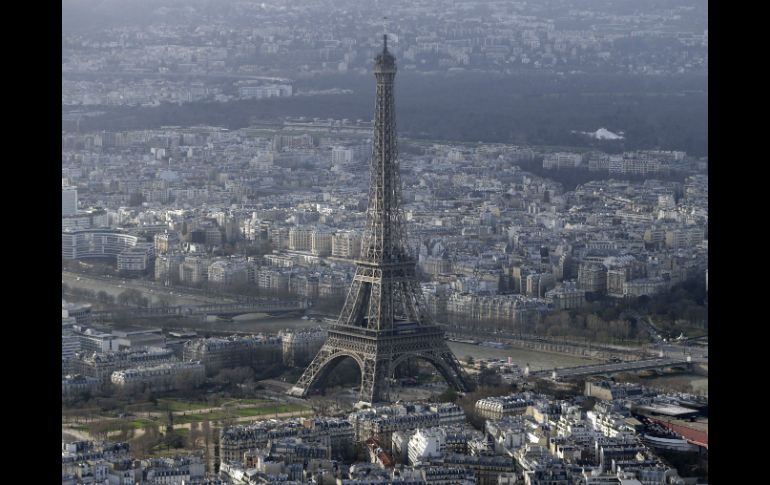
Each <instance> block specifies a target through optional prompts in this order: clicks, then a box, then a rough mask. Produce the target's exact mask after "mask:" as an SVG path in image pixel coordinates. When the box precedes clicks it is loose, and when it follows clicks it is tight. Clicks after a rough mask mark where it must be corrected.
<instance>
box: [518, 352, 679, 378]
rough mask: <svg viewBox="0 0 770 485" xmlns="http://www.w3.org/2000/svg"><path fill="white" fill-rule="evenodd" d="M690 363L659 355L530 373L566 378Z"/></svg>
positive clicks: (538, 375)
mask: <svg viewBox="0 0 770 485" xmlns="http://www.w3.org/2000/svg"><path fill="white" fill-rule="evenodd" d="M691 365H692V363H691V362H688V361H686V360H682V359H671V358H664V357H661V358H655V359H643V360H632V361H625V362H609V363H606V364H588V365H581V366H578V367H567V368H562V369H555V370H553V371H548V370H542V371H537V372H532V373H530V375H531V376H534V377H551V378H553V377H554V375H555V378H556V379H567V378H570V377H585V376H591V375H602V374H617V373H619V372H636V371H642V370H648V369H665V368H667V367H684V368H689V367H690V366H691ZM554 373H555V374H554Z"/></svg>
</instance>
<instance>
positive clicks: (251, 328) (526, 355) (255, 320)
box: [62, 274, 708, 395]
mask: <svg viewBox="0 0 770 485" xmlns="http://www.w3.org/2000/svg"><path fill="white" fill-rule="evenodd" d="M74 276H75V275H70V274H67V275H62V280H63V281H65V282H66V283H68V284H70V285H71V286H75V287H81V288H87V289H90V290H93V291H99V290H104V291H107V292H108V293H111V294H114V295H117V294H119V293H120V292H122V291H124V290H125V288H126V287H133V288H136V289H139V290H140V291H142V293H144V294H145V295H146V296H148V297H150V298H152V299H153V300H154V299H156V298H157V296H158V294H159V293H160V294H162V295H163V296H164V297H166V298H167V299H168V300H171V302H172V304H176V305H180V304H182V305H184V304H200V303H202V302H203V301H206V300H208V302H215V301H217V299H214V298H205V297H204V298H201V297H200V296H198V295H195V296H193V295H187V294H184V293H182V294H180V292H174V293H173V294H172V293H171V291H170V290H167V289H165V288H158V287H154V288H147V287H146V286H144V285H142V284H141V283H139V282H133V281H130V280H129V281H127V283H128V284H125V285H124V284H122V281H120V280H118V281H114V280H113V281H104V280H97V279H92V278H89V277H81V278H80V279H79V280H77V279H76V278H75V277H74ZM119 282H120V284H121V285H122V287H121V286H118V285H117V283H119ZM217 302H218V301H217ZM319 325H321V324H320V323H319V322H316V321H315V320H313V319H308V320H303V319H302V318H300V317H298V316H291V317H287V316H277V317H273V316H270V315H266V314H262V313H252V314H248V315H240V316H238V317H235V319H234V321H232V322H222V321H220V322H209V323H208V324H207V325H205V327H206V329H207V330H216V331H228V330H232V331H234V332H252V333H276V332H279V331H281V330H288V329H292V330H296V329H303V328H313V327H317V326H319ZM449 347H450V348H451V349H452V351H453V352H454V353H455V355H456V356H457V358H458V359H461V360H465V359H466V357H467V356H469V355H470V356H473V357H474V358H476V359H508V358H509V357H510V359H511V360H512V361H513V362H514V363H515V364H517V365H519V366H520V367H521V368H522V369H523V368H524V367H525V366H526V365H527V364H529V366H530V369H531V370H533V371H537V370H544V369H545V370H550V369H554V368H562V367H574V366H578V365H583V364H589V363H592V362H596V361H595V360H590V359H584V358H581V357H575V356H571V355H562V354H552V353H548V352H538V351H533V350H525V349H520V348H516V347H512V348H509V349H495V348H491V347H482V346H478V345H472V344H465V343H460V342H449ZM642 382H643V384H645V385H649V386H653V387H661V388H681V387H682V385H685V386H687V385H689V386H690V387H691V392H696V393H699V394H705V395H708V377H705V376H700V375H694V374H679V375H671V376H659V377H652V378H645V379H643V380H642Z"/></svg>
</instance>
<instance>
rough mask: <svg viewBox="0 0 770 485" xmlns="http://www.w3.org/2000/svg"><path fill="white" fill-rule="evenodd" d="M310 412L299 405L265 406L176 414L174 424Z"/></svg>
mask: <svg viewBox="0 0 770 485" xmlns="http://www.w3.org/2000/svg"><path fill="white" fill-rule="evenodd" d="M304 410H309V408H307V407H305V406H301V405H297V404H279V405H278V406H271V405H263V406H258V407H247V408H233V409H230V410H227V411H224V410H223V411H212V412H210V413H187V414H184V415H180V414H178V413H175V414H174V424H187V423H194V422H200V421H204V420H206V419H208V420H209V421H221V420H224V419H228V418H248V417H251V416H269V415H271V414H275V413H276V412H277V413H291V412H298V411H304Z"/></svg>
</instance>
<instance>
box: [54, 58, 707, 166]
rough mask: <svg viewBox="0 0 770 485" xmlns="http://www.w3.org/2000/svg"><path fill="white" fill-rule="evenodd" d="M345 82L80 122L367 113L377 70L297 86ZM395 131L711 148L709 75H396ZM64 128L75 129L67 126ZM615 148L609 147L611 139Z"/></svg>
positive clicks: (128, 125)
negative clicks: (608, 136) (618, 137)
mask: <svg viewBox="0 0 770 485" xmlns="http://www.w3.org/2000/svg"><path fill="white" fill-rule="evenodd" d="M331 88H342V89H351V90H353V93H352V94H339V95H318V96H295V97H291V98H273V99H264V100H243V101H233V102H229V103H216V102H198V103H188V104H182V105H177V104H165V105H161V106H159V107H155V108H141V107H120V108H99V109H100V110H103V111H105V112H106V113H105V114H104V115H101V116H98V117H92V118H84V119H83V120H82V121H81V126H80V128H81V130H104V129H106V130H128V129H141V128H154V127H160V126H163V125H181V126H188V125H196V124H210V125H216V126H224V127H227V128H230V129H238V128H243V127H246V126H249V125H250V124H252V123H253V122H254V121H257V120H260V121H267V120H278V119H280V118H282V117H285V116H291V117H297V116H305V117H309V118H314V117H318V118H323V119H326V118H334V119H342V118H348V119H351V120H356V119H365V120H366V119H371V118H372V112H373V109H374V77H373V76H371V75H361V74H339V75H336V74H335V75H327V76H317V77H312V78H305V79H299V80H297V82H296V84H295V90H296V91H297V92H300V93H301V92H303V91H311V90H322V89H331ZM396 108H397V111H398V114H397V123H398V130H399V134H400V135H401V136H404V137H409V138H417V139H433V140H454V141H462V142H485V143H515V144H522V145H550V146H574V147H589V146H590V147H593V148H600V149H601V148H602V144H603V143H602V142H597V141H596V140H592V139H590V138H588V137H586V136H585V135H580V134H575V133H573V132H574V131H585V132H593V131H596V130H597V129H599V128H607V129H609V130H610V131H613V132H616V133H617V132H619V131H622V132H624V134H625V137H626V138H625V140H623V141H622V142H620V143H618V142H610V143H611V146H612V148H613V150H612V151H615V150H617V149H619V148H620V149H624V150H634V149H652V148H659V149H664V150H684V151H686V152H687V153H688V154H691V155H695V156H707V155H708V79H707V77H705V76H696V75H681V76H629V75H619V74H601V75H600V74H572V75H565V76H560V75H558V74H554V73H540V72H523V73H517V74H489V73H477V72H462V73H451V74H419V73H416V72H409V71H406V72H401V73H399V75H398V77H397V78H396ZM65 128H70V127H69V126H65ZM608 146H609V145H608Z"/></svg>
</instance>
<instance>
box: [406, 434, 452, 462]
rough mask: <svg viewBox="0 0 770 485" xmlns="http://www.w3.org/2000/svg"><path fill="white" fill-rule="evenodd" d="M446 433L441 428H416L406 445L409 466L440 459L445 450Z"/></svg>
mask: <svg viewBox="0 0 770 485" xmlns="http://www.w3.org/2000/svg"><path fill="white" fill-rule="evenodd" d="M445 445H446V432H445V431H444V429H442V428H428V429H421V428H418V429H417V432H416V433H415V434H414V435H412V437H411V439H410V440H409V444H408V448H407V450H408V456H409V464H410V465H414V464H416V463H419V462H422V461H429V460H430V459H431V458H438V457H440V456H441V455H442V454H443V453H444V450H445V447H446V446H445Z"/></svg>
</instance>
